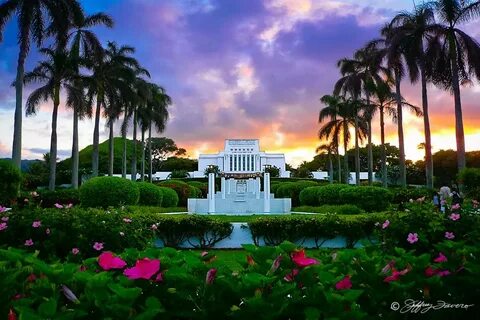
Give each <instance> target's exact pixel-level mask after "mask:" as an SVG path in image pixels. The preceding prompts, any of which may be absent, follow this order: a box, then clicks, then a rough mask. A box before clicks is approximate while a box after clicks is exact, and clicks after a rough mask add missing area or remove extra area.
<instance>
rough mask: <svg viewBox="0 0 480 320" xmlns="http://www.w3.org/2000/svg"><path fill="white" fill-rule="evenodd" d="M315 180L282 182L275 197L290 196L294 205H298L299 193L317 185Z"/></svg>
mask: <svg viewBox="0 0 480 320" xmlns="http://www.w3.org/2000/svg"><path fill="white" fill-rule="evenodd" d="M316 185H317V183H316V182H315V181H309V180H306V181H301V182H287V183H281V184H280V186H279V187H278V188H277V190H276V191H277V192H276V194H275V197H277V198H290V199H292V206H293V207H296V206H298V205H299V204H300V199H299V195H300V192H301V191H302V190H303V189H305V188H308V187H312V186H316Z"/></svg>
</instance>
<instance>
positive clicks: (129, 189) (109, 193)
mask: <svg viewBox="0 0 480 320" xmlns="http://www.w3.org/2000/svg"><path fill="white" fill-rule="evenodd" d="M139 197H140V191H139V189H138V186H137V184H136V183H135V182H133V181H131V180H128V179H123V178H119V177H96V178H92V179H90V180H88V181H87V182H85V183H84V184H83V185H82V186H81V187H80V201H81V204H82V206H84V207H92V208H97V207H102V208H107V207H119V206H121V205H133V204H137V202H138V199H139Z"/></svg>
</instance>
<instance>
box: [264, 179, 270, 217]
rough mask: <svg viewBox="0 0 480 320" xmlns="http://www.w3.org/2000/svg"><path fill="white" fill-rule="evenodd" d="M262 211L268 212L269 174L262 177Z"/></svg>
mask: <svg viewBox="0 0 480 320" xmlns="http://www.w3.org/2000/svg"><path fill="white" fill-rule="evenodd" d="M263 211H264V212H270V173H268V172H265V173H264V175H263Z"/></svg>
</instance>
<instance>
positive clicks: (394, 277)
mask: <svg viewBox="0 0 480 320" xmlns="http://www.w3.org/2000/svg"><path fill="white" fill-rule="evenodd" d="M410 270H411V266H407V267H406V268H405V269H403V270H402V271H397V270H395V269H392V275H391V276H388V277H386V278H385V279H383V281H384V282H392V281H397V280H398V279H400V276H403V275H405V274H407V273H408V272H410Z"/></svg>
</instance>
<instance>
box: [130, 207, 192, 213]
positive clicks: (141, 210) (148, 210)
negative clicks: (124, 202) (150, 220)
mask: <svg viewBox="0 0 480 320" xmlns="http://www.w3.org/2000/svg"><path fill="white" fill-rule="evenodd" d="M127 210H128V211H130V212H132V213H170V212H187V211H188V210H187V208H185V207H171V208H162V207H153V206H152V207H150V206H127Z"/></svg>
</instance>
